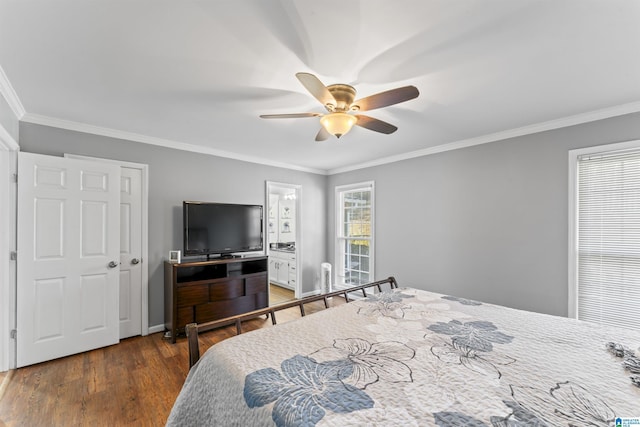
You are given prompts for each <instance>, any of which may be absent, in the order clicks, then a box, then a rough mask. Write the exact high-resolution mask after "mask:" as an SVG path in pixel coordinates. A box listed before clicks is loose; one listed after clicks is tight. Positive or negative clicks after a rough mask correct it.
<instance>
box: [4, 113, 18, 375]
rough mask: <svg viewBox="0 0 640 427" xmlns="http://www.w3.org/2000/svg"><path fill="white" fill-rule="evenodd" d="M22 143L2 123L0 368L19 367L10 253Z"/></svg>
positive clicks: (14, 268) (14, 290) (14, 232)
mask: <svg viewBox="0 0 640 427" xmlns="http://www.w3.org/2000/svg"><path fill="white" fill-rule="evenodd" d="M18 151H20V146H19V145H18V143H17V142H16V140H15V139H13V137H12V136H11V135H10V134H9V132H8V131H7V130H6V129H5V128H4V126H2V124H0V170H4V171H7V172H8V173H7V174H6V175H4V176H2V177H0V200H6V201H8V203H0V372H4V371H7V370H9V369H14V368H15V367H16V340H15V339H13V338H11V334H10V331H11V330H13V329H15V328H16V262H15V261H13V260H10V257H9V254H10V253H11V252H14V251H15V250H16V219H17V214H16V209H17V208H16V205H17V194H18V193H17V183H16V182H15V180H14V179H13V178H12V177H13V176H14V174H16V173H17V171H18Z"/></svg>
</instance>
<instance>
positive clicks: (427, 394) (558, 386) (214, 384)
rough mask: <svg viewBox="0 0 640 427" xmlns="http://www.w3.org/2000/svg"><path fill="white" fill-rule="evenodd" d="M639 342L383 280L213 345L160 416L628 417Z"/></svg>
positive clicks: (318, 420)
mask: <svg viewBox="0 0 640 427" xmlns="http://www.w3.org/2000/svg"><path fill="white" fill-rule="evenodd" d="M639 347H640V332H639V331H631V330H624V329H614V328H606V327H599V326H596V325H593V324H590V323H586V322H581V321H577V320H574V319H568V318H561V317H555V316H550V315H544V314H538V313H531V312H526V311H520V310H515V309H510V308H506V307H501V306H497V305H492V304H487V303H483V302H479V301H473V300H468V299H464V298H457V297H454V296H448V295H442V294H437V293H433V292H427V291H423V290H418V289H412V288H396V289H387V290H384V292H376V293H375V294H372V295H369V296H368V297H366V298H362V299H360V300H356V301H352V302H350V303H349V304H342V305H340V306H337V307H333V308H330V309H327V310H324V311H321V312H318V313H314V314H313V315H310V316H306V317H303V318H300V319H299V320H296V321H292V322H288V323H284V324H280V325H277V326H276V327H272V328H263V329H260V330H257V331H253V332H249V333H246V334H242V335H238V336H236V337H233V338H231V339H228V340H225V341H222V342H220V343H219V344H216V345H215V346H213V347H211V348H210V349H209V350H208V351H207V352H206V353H205V354H204V355H203V357H202V358H200V360H199V361H198V363H197V364H195V366H194V367H193V368H192V369H191V370H190V372H189V375H188V377H187V379H186V381H185V384H184V386H183V388H182V391H181V392H180V394H179V396H178V398H177V400H176V402H175V404H174V407H173V409H172V411H171V414H170V416H169V419H168V421H167V425H170V426H173V425H181V426H182V425H184V426H195V425H198V426H203V425H224V426H262V425H264V426H269V425H277V426H315V425H317V426H324V425H327V426H330V425H331V426H345V425H375V426H382V425H393V426H396V425H402V426H418V425H419V426H425V425H429V426H525V425H527V426H528V425H536V426H556V425H558V426H560V425H564V426H609V425H617V422H616V419H617V418H618V417H621V418H622V420H621V421H625V423H627V425H632V424H629V422H630V421H629V419H632V418H633V417H637V418H640V387H639V385H640V351H639V349H638V348H639ZM625 418H626V420H624V419H625ZM614 422H615V424H614Z"/></svg>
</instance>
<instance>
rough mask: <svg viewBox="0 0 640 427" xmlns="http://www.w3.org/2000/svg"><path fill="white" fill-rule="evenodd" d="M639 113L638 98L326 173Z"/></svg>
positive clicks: (397, 160) (352, 169) (371, 165)
mask: <svg viewBox="0 0 640 427" xmlns="http://www.w3.org/2000/svg"><path fill="white" fill-rule="evenodd" d="M638 112H640V101H638V102H631V103H628V104H623V105H618V106H615V107H611V108H603V109H601V110H596V111H590V112H588V113H582V114H576V115H573V116H569V117H564V118H561V119H556V120H549V121H547V122H542V123H536V124H533V125H529V126H523V127H519V128H515V129H509V130H505V131H502V132H496V133H491V134H488V135H483V136H478V137H475V138H469V139H463V140H460V141H455V142H450V143H448V144H442V145H436V146H434V147H429V148H424V149H422V150H417V151H411V152H409V153H404V154H398V155H396V156H389V157H384V158H381V159H378V160H373V161H371V162H365V163H360V164H357V165H352V166H345V167H343V168H336V169H329V170H328V171H327V175H335V174H339V173H343V172H350V171H354V170H358V169H364V168H369V167H373V166H380V165H384V164H387V163H394V162H399V161H401V160H408V159H413V158H415V157H422V156H428V155H431V154H438V153H443V152H445V151H452V150H457V149H460V148H466V147H472V146H474V145H482V144H488V143H490V142H496V141H503V140H505V139H509V138H515V137H518V136H524V135H531V134H535V133H539V132H545V131H549V130H554V129H560V128H564V127H569V126H575V125H580V124H583V123H589V122H595V121H597V120H604V119H609V118H611V117H617V116H624V115H626V114H633V113H638Z"/></svg>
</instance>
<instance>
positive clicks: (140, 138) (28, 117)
mask: <svg viewBox="0 0 640 427" xmlns="http://www.w3.org/2000/svg"><path fill="white" fill-rule="evenodd" d="M21 121H23V122H27V123H33V124H36V125H42V126H50V127H55V128H60V129H67V130H72V131H76V132H83V133H89V134H93V135H100V136H106V137H109V138H115V139H124V140H128V141H135V142H141V143H143V144H150V145H157V146H160V147H165V148H173V149H175V150H182V151H190V152H193V153H200V154H208V155H211V156H217V157H224V158H228V159H234V160H240V161H243V162H249V163H257V164H261V165H265V166H274V167H278V168H284V169H292V170H296V171H300V172H309V173H314V174H318V175H326V174H327V171H325V170H322V169H315V168H308V167H303V166H297V165H291V164H288V163H280V162H274V161H270V160H265V159H263V158H260V157H254V156H246V155H242V154H238V153H232V152H229V151H224V150H217V149H215V148H209V147H204V146H201V145H195V144H189V143H186V142H179V141H173V140H170V139H163V138H156V137H153V136H147V135H142V134H138V133H133V132H125V131H121V130H117V129H111V128H105V127H100V126H93V125H88V124H85V123H79V122H74V121H71V120H64V119H57V118H55V117H48V116H42V115H39V114H31V113H27V114H25V115H24V116H23V117H22V119H21Z"/></svg>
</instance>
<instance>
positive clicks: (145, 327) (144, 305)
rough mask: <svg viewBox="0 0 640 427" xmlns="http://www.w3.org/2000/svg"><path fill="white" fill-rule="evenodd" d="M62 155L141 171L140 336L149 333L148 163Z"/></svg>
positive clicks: (68, 154)
mask: <svg viewBox="0 0 640 427" xmlns="http://www.w3.org/2000/svg"><path fill="white" fill-rule="evenodd" d="M64 157H67V158H70V159H79V160H93V161H97V162H106V163H111V164H116V165H119V166H120V167H127V168H130V169H139V170H140V171H141V172H142V251H141V252H142V253H141V259H142V263H143V264H144V267H146V268H142V270H141V274H142V298H141V300H142V301H141V307H140V311H141V320H142V325H141V326H142V328H141V333H142V336H146V335H149V165H147V164H144V163H133V162H126V161H123V160H113V159H104V158H100V157H91V156H83V155H80V154H70V153H65V154H64Z"/></svg>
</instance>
